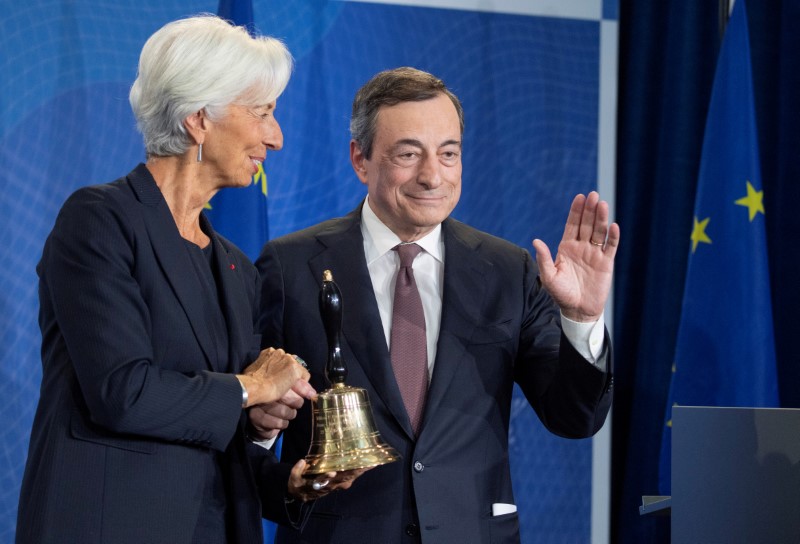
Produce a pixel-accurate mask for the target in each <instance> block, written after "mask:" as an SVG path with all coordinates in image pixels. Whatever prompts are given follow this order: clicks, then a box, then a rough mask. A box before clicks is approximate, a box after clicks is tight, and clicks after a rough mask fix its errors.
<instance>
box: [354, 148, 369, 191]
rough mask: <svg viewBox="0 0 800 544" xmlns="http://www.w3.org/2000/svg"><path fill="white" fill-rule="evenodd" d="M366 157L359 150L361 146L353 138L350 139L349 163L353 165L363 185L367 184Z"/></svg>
mask: <svg viewBox="0 0 800 544" xmlns="http://www.w3.org/2000/svg"><path fill="white" fill-rule="evenodd" d="M366 162H367V158H366V157H365V156H364V153H362V152H361V146H360V145H358V142H356V141H355V140H350V164H352V165H353V170H355V173H356V175H357V176H358V179H360V180H361V183H363V184H364V185H366V184H367V164H366Z"/></svg>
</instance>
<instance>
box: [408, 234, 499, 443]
mask: <svg viewBox="0 0 800 544" xmlns="http://www.w3.org/2000/svg"><path fill="white" fill-rule="evenodd" d="M442 236H444V245H445V265H444V289H443V295H442V322H441V326H440V330H439V340H438V342H437V344H436V360H435V362H434V367H433V376H432V378H431V384H430V388H429V389H428V398H427V401H426V404H425V415H424V416H423V423H422V430H421V431H420V433H424V431H425V426H426V422H427V420H428V419H429V418H432V417H435V414H436V411H437V408H438V407H439V405H440V404H441V401H442V399H443V398H444V397H445V396H446V395H447V393H448V391H449V389H450V387H451V383H452V382H453V380H454V378H455V377H456V375H457V374H458V366H459V362H460V361H461V360H462V358H463V354H464V350H465V349H466V348H465V346H466V345H467V343H468V339H469V338H470V337H471V336H472V332H473V331H474V330H475V327H476V326H477V324H479V323H480V315H481V308H483V306H484V297H485V293H486V289H485V288H484V286H485V285H486V277H487V276H489V275H490V274H491V273H492V268H493V266H494V265H493V264H492V263H491V262H490V261H488V260H486V259H484V258H483V257H482V256H481V254H480V253H479V252H478V248H479V246H480V239H479V238H478V237H477V236H475V235H474V234H473V233H472V232H471V231H470V230H468V229H466V228H465V227H464V225H462V224H461V223H459V222H457V221H455V220H453V219H447V220H445V222H444V223H442ZM454 387H458V383H457V380H456V384H455V385H454Z"/></svg>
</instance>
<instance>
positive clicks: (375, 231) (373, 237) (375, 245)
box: [361, 196, 444, 265]
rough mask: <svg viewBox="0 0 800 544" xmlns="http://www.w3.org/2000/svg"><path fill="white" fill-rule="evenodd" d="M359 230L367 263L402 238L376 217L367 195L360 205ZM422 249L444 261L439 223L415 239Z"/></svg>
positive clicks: (387, 250)
mask: <svg viewBox="0 0 800 544" xmlns="http://www.w3.org/2000/svg"><path fill="white" fill-rule="evenodd" d="M361 232H362V234H363V235H364V242H365V243H364V253H365V256H366V258H367V264H368V265H369V264H372V262H373V261H375V260H377V259H379V258H381V257H383V256H384V255H385V254H386V253H387V252H389V251H391V250H392V248H393V247H394V246H396V245H397V244H399V243H401V242H402V240H400V238H399V237H398V236H397V235H396V234H395V233H394V232H392V230H391V229H390V228H389V227H387V226H386V225H384V224H383V222H382V221H381V220H380V219H378V216H377V215H375V212H373V211H372V208H371V207H370V205H369V196H367V199H366V200H365V201H364V205H363V206H362V207H361ZM415 243H416V244H419V246H420V247H422V249H424V250H425V251H426V252H427V253H429V254H430V255H431V256H432V257H433V258H435V259H436V260H437V261H440V262H444V260H443V259H442V256H443V253H444V252H443V248H442V224H441V223H439V224H438V225H436V227H435V228H434V229H433V230H432V231H430V232H429V233H428V234H426V235H425V236H423V237H422V238H420V239H419V240H416V241H415Z"/></svg>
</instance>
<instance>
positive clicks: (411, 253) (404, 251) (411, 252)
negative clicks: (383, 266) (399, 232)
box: [392, 243, 422, 268]
mask: <svg viewBox="0 0 800 544" xmlns="http://www.w3.org/2000/svg"><path fill="white" fill-rule="evenodd" d="M392 249H394V250H395V251H396V252H397V254H398V255H399V257H400V268H410V267H411V263H413V262H414V258H415V257H416V256H417V255H419V252H420V251H422V247H420V246H419V245H417V244H413V243H412V244H397V245H396V246H394V247H393V248H392Z"/></svg>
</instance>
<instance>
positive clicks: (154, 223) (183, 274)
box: [128, 164, 215, 367]
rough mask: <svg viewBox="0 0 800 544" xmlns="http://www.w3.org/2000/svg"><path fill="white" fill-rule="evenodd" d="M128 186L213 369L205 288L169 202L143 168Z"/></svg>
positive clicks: (132, 177) (161, 264) (131, 174)
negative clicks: (140, 207) (195, 271)
mask: <svg viewBox="0 0 800 544" xmlns="http://www.w3.org/2000/svg"><path fill="white" fill-rule="evenodd" d="M128 182H129V183H130V184H131V186H132V187H133V190H134V193H135V194H136V197H137V198H138V199H139V201H140V202H141V203H142V204H143V208H142V210H143V212H142V218H143V219H144V224H145V228H146V229H147V232H148V234H149V236H150V243H151V244H152V246H153V252H154V253H155V257H156V260H157V261H158V263H159V265H160V266H161V269H162V271H163V273H164V276H165V277H166V278H167V281H168V282H169V284H170V286H171V287H172V290H173V292H174V293H175V296H176V297H177V299H178V302H180V304H181V306H182V307H183V309H184V312H185V313H186V317H187V319H188V320H189V323H190V324H191V326H192V330H193V331H194V334H195V337H196V339H197V343H198V344H199V345H200V347H201V348H202V350H203V353H204V354H205V356H206V362H207V364H208V365H209V367H211V361H213V360H214V359H215V357H214V356H213V354H214V349H213V348H214V346H213V345H212V341H211V336H210V334H209V331H208V327H207V324H206V316H205V313H204V311H203V301H202V299H201V297H200V296H199V294H200V293H202V287H201V285H200V283H199V279H198V278H197V275H196V274H195V273H194V265H193V264H192V261H191V257H190V256H189V254H188V252H187V250H186V246H185V245H184V240H183V238H181V236H180V233H179V232H178V228H177V226H176V225H175V220H174V219H173V217H172V214H171V213H170V211H169V207H168V206H167V202H166V201H165V200H164V196H163V195H162V194H161V190H160V189H159V188H158V186H157V185H156V182H155V180H154V179H153V176H152V175H151V174H150V172H149V170H147V168H146V167H145V166H144V165H143V164H140V165H139V166H137V167H136V169H135V170H134V171H133V172H131V173H130V174H129V175H128Z"/></svg>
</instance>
